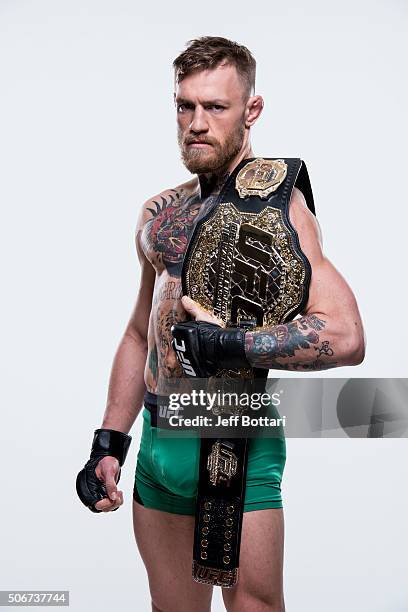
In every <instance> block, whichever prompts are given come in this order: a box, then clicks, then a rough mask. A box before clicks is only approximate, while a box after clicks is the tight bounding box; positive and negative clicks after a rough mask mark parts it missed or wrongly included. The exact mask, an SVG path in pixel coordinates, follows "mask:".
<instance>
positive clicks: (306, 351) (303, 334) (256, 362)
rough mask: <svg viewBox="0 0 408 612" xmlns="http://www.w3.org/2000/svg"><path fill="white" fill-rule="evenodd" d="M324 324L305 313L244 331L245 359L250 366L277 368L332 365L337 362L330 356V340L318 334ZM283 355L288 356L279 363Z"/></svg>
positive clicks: (309, 369) (287, 368) (327, 366)
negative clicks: (304, 314)
mask: <svg viewBox="0 0 408 612" xmlns="http://www.w3.org/2000/svg"><path fill="white" fill-rule="evenodd" d="M325 325H326V322H325V321H323V319H319V317H317V316H316V315H306V316H304V317H300V318H299V319H296V320H294V321H291V322H290V323H285V324H281V325H275V326H274V327H271V328H270V329H268V330H265V331H258V332H250V331H249V332H247V333H246V334H245V353H246V356H247V358H248V361H249V362H250V364H251V365H252V366H253V367H258V368H274V369H277V370H298V371H302V370H305V371H311V370H325V369H329V368H332V367H335V366H336V365H337V362H336V361H333V360H331V359H330V358H331V357H333V355H334V350H333V348H332V347H331V346H330V342H329V341H328V340H322V339H321V338H320V335H319V332H320V331H321V330H322V329H324V328H325ZM299 351H301V355H299ZM291 357H296V361H295V359H290V358H291ZM299 357H300V359H299ZM283 358H289V359H288V361H286V362H282V361H281V360H282V359H283ZM278 359H280V361H278Z"/></svg>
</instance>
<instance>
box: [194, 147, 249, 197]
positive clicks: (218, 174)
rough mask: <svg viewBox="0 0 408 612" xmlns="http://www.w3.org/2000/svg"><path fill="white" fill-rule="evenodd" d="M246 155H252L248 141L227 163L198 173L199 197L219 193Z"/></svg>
mask: <svg viewBox="0 0 408 612" xmlns="http://www.w3.org/2000/svg"><path fill="white" fill-rule="evenodd" d="M248 157H254V153H253V151H252V146H251V143H250V142H247V143H246V145H245V146H244V147H243V148H242V149H241V150H240V152H239V153H238V154H237V155H236V156H235V157H234V158H233V159H232V160H231V161H230V162H228V164H227V165H225V166H223V167H222V168H217V170H216V171H214V172H206V173H203V174H199V175H198V181H199V187H200V196H201V198H206V197H208V196H210V195H214V194H217V193H219V192H220V191H221V189H222V187H223V185H224V184H225V181H226V180H227V178H228V177H229V175H230V174H231V172H233V170H234V168H236V167H237V166H238V164H239V163H240V162H241V161H242V160H243V159H247V158H248Z"/></svg>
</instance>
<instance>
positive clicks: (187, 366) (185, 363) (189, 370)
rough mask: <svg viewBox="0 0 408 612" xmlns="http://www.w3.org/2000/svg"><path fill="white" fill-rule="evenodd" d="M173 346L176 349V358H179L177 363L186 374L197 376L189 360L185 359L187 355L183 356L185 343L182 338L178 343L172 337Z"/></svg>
mask: <svg viewBox="0 0 408 612" xmlns="http://www.w3.org/2000/svg"><path fill="white" fill-rule="evenodd" d="M173 348H174V350H175V351H176V355H177V359H178V360H179V363H180V365H181V367H182V368H183V370H184V372H185V374H187V376H197V374H196V373H195V371H194V368H193V366H192V365H191V362H190V360H189V359H187V357H186V356H185V352H186V345H185V343H184V340H180V344H179V343H178V341H177V339H176V338H174V340H173Z"/></svg>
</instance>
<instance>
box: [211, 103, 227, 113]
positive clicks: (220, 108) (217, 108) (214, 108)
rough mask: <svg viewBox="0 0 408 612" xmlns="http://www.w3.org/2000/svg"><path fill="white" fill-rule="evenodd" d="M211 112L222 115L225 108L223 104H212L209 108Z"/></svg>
mask: <svg viewBox="0 0 408 612" xmlns="http://www.w3.org/2000/svg"><path fill="white" fill-rule="evenodd" d="M207 108H208V109H209V110H211V111H214V112H216V113H220V112H222V111H223V110H224V109H225V107H224V106H221V104H211V105H210V106H208V107H207Z"/></svg>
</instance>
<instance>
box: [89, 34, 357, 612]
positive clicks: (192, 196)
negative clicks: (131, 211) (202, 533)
mask: <svg viewBox="0 0 408 612" xmlns="http://www.w3.org/2000/svg"><path fill="white" fill-rule="evenodd" d="M174 68H175V94H174V99H175V106H176V111H177V124H178V142H179V145H180V150H181V155H182V160H183V163H184V165H185V166H186V168H187V169H188V170H189V171H190V172H191V173H193V174H195V175H196V176H194V178H193V179H191V180H189V181H187V182H185V183H183V184H181V185H179V186H177V187H175V188H172V189H167V190H165V191H162V192H161V193H159V194H158V195H157V196H155V197H153V198H151V199H149V200H148V201H147V202H146V203H145V204H144V206H143V207H142V209H141V211H140V216H139V221H138V224H137V230H136V249H137V253H138V257H139V261H140V266H141V282H140V289H139V294H138V297H137V301H136V305H135V307H134V311H133V314H132V316H131V318H130V321H129V323H128V325H127V328H126V330H125V333H124V336H123V339H122V341H121V343H120V345H119V348H118V351H117V353H116V356H115V359H114V363H113V369H112V375H111V380H110V385H109V393H108V402H107V407H106V411H105V415H104V418H103V422H102V425H101V430H100V431H102V433H103V432H104V431H107V432H111V434H110V435H112V436H113V437H114V436H115V435H116V434H115V432H116V433H117V432H124V434H125V433H127V432H129V430H130V429H131V427H132V425H133V423H134V420H135V418H136V416H137V414H138V413H139V411H140V408H141V406H142V405H143V402H144V404H145V410H144V411H143V419H144V424H143V433H142V440H141V445H140V451H139V454H138V464H137V468H136V481H135V489H134V500H133V516H134V532H135V538H136V541H137V544H138V547H139V550H140V554H141V556H142V558H143V561H144V563H145V566H146V570H147V574H148V578H149V584H150V590H151V596H152V609H153V610H155V611H157V612H159V611H160V612H167V611H168V612H173V611H177V612H181V611H184V610H185V611H188V612H204V611H208V610H210V605H211V597H212V586H210V585H209V584H202V583H199V582H196V581H194V580H192V579H191V562H192V554H191V551H192V543H193V529H194V516H193V515H194V496H195V494H196V490H197V470H198V456H199V446H198V445H199V442H198V440H197V439H195V438H185V439H179V440H175V439H168V438H160V437H159V436H158V435H157V428H156V427H155V426H154V425H155V423H154V419H155V407H156V405H157V402H156V399H155V398H156V395H157V393H158V392H159V391H160V389H162V388H163V387H165V386H166V384H167V385H168V383H169V381H171V380H176V379H177V378H179V377H181V376H183V369H182V367H181V364H180V362H179V361H178V358H177V355H176V353H175V352H174V350H173V348H172V342H173V335H172V328H173V330H174V329H177V328H178V325H179V324H180V323H181V322H184V321H185V320H186V319H187V318H188V319H193V320H196V321H204V322H209V323H213V324H215V325H217V328H213V329H215V330H216V332H217V333H218V330H219V331H220V333H223V332H227V333H228V330H226V329H224V327H225V326H224V325H223V323H222V321H221V320H220V318H218V317H215V316H214V314H213V313H211V312H209V311H208V309H203V308H201V307H200V305H199V304H198V303H196V302H195V301H193V300H192V299H191V298H189V297H187V296H183V291H182V284H181V272H182V266H183V261H184V257H185V253H186V249H187V246H188V244H189V241H190V239H191V235H192V232H193V230H194V228H195V227H196V226H197V223H198V222H199V220H201V219H203V217H204V216H205V215H206V214H207V213H208V211H209V210H210V209H211V207H212V206H213V205H214V202H216V199H217V196H218V194H219V193H220V190H221V189H222V188H223V186H224V185H225V184H226V181H227V179H228V177H229V176H230V175H231V173H232V172H233V170H234V169H236V168H237V166H238V164H240V163H241V162H242V161H243V160H246V159H248V158H253V157H254V154H253V151H252V147H251V142H250V132H251V128H252V126H253V125H254V124H255V123H256V121H257V119H258V118H259V116H260V114H261V112H262V108H263V99H262V97H261V96H260V95H255V93H254V84H255V60H254V59H253V57H252V55H251V54H250V52H249V51H248V49H246V48H245V47H243V46H241V45H238V44H236V43H234V42H231V41H229V40H226V39H223V38H218V37H203V38H200V39H198V40H194V41H190V43H189V46H188V47H187V49H186V50H185V51H184V52H183V53H182V54H181V55H180V56H179V57H178V58H177V59H176V60H175V62H174ZM289 218H290V222H291V224H292V226H293V228H294V230H295V232H297V235H298V239H299V244H300V249H301V251H302V253H303V255H304V256H305V257H306V258H307V259H308V261H309V263H310V266H311V271H312V274H311V279H310V286H309V292H308V299H307V303H306V304H305V306H304V307H303V309H302V311H301V312H300V315H301V316H300V318H297V319H294V320H293V321H290V322H288V323H285V324H280V325H276V326H272V327H270V328H269V329H268V330H267V331H266V330H265V331H246V333H244V334H243V335H242V338H241V340H242V342H243V344H241V346H240V349H239V350H240V351H241V355H242V359H243V360H244V363H245V362H246V363H247V364H249V365H250V366H251V367H254V368H263V369H264V370H267V369H268V368H274V369H288V370H308V371H309V370H310V371H315V370H321V369H327V368H332V367H338V366H344V365H356V364H359V363H361V361H362V360H363V358H364V333H363V327H362V322H361V319H360V315H359V311H358V307H357V304H356V301H355V298H354V296H353V293H352V291H351V290H350V288H349V286H348V285H347V283H346V281H345V280H344V278H343V277H342V276H341V275H340V274H339V272H338V271H337V270H336V269H335V268H334V266H333V265H332V264H331V263H330V262H329V261H328V259H327V258H326V257H325V256H324V255H323V253H322V245H321V233H320V229H319V226H318V223H317V221H316V219H315V216H314V215H313V214H312V212H310V210H309V208H308V206H307V205H306V201H305V198H304V195H303V194H302V192H301V191H300V190H299V189H298V188H296V187H295V188H293V190H292V195H291V198H290V204H289ZM198 327H199V328H200V329H199V330H198V331H197V333H198V334H201V336H200V342H201V346H202V347H203V351H204V353H205V350H206V349H205V346H206V334H207V331H206V330H207V328H206V327H205V326H201V327H200V326H198ZM181 328H182V327H181ZM181 328H179V329H181ZM241 340H240V342H241ZM221 344H222V343H221ZM221 353H222V351H220V353H219V358H220V359H221V358H222V359H223V360H224V361H225V362H226V363H228V359H230V358H231V359H232V356H231V354H230V355H229V354H228V349H226V351H225V354H221ZM204 357H205V356H204ZM204 357H203V355H199V356H198V358H199V360H200V359H201V358H204ZM147 408H148V409H147ZM112 432H113V433H112ZM107 435H109V434H107ZM117 435H118V436H120V434H117ZM122 435H123V434H122ZM118 440H119V438H118ZM118 440H114V444H113V443H112V444H113V446H114V445H115V444H118V445H119V446H120V441H118ZM123 440H125V442H124V443H123V445H122V447H121V449H119V451H118V452H114V453H113V455H110V454H108V453H109V452H111V451H110V450H109V449H111V448H113V446H112V445H111V446H110V445H109V444H110V442H109V441H108V442H107V443H106V444H105V446H104V442H103V441H102V442H101V443H100V444H99V442H98V444H99V446H98V449H99V450H98V449H97V451H95V453H94V456H93V463H92V464H91V467H90V468H89V467H88V469H89V470H91V471H89V472H88V486H89V479H92V478H91V476H92V473H91V472H92V470H94V473H95V474H96V477H97V478H98V479H99V480H100V481H102V482H103V483H105V486H106V491H107V495H105V496H104V497H103V496H102V495H99V497H94V498H92V497H91V498H90V499H91V500H92V499H99V501H97V502H96V504H94V505H93V508H94V510H97V511H103V512H109V511H112V510H116V509H117V508H119V506H121V505H122V504H123V493H122V491H120V490H118V488H117V480H118V477H119V475H120V466H121V465H123V462H124V458H125V456H126V452H127V447H128V443H129V441H130V440H127V441H126V438H125V437H124V438H123ZM266 442H267V445H266V446H263V447H262V449H261V451H260V452H259V455H258V454H257V453H258V451H259V447H257V446H256V444H258V443H260V442H259V441H257V442H256V443H255V442H254V443H253V445H252V447H250V450H249V459H248V475H247V485H246V494H245V506H244V516H243V524H242V540H241V556H240V578H239V581H238V583H237V584H236V585H235V586H234V587H232V588H229V589H223V598H224V602H225V605H226V608H227V610H229V611H231V612H233V611H239V612H245V611H251V612H255V611H258V610H259V611H261V610H262V611H263V610H265V611H266V610H268V611H274V612H275V611H276V612H278V611H279V612H282V611H283V610H284V609H285V607H284V596H283V549H284V518H283V509H282V499H281V494H280V483H281V478H282V473H283V467H284V463H285V446H284V441H282V440H272V439H269V440H267V441H266ZM262 443H263V444H264V443H265V441H263V442H262ZM124 447H126V448H124ZM101 449H102V450H101ZM261 455H262V456H263V457H264V458H265V457H266V461H267V465H266V466H265V465H264V464H262V465H261V463H259V461H260V456H261ZM91 457H92V455H91ZM260 465H261V467H259V466H260ZM257 470H258V471H257ZM82 494H83V493H82ZM102 497H103V499H102ZM87 505H89V506H91V504H90V503H89V504H87Z"/></svg>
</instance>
